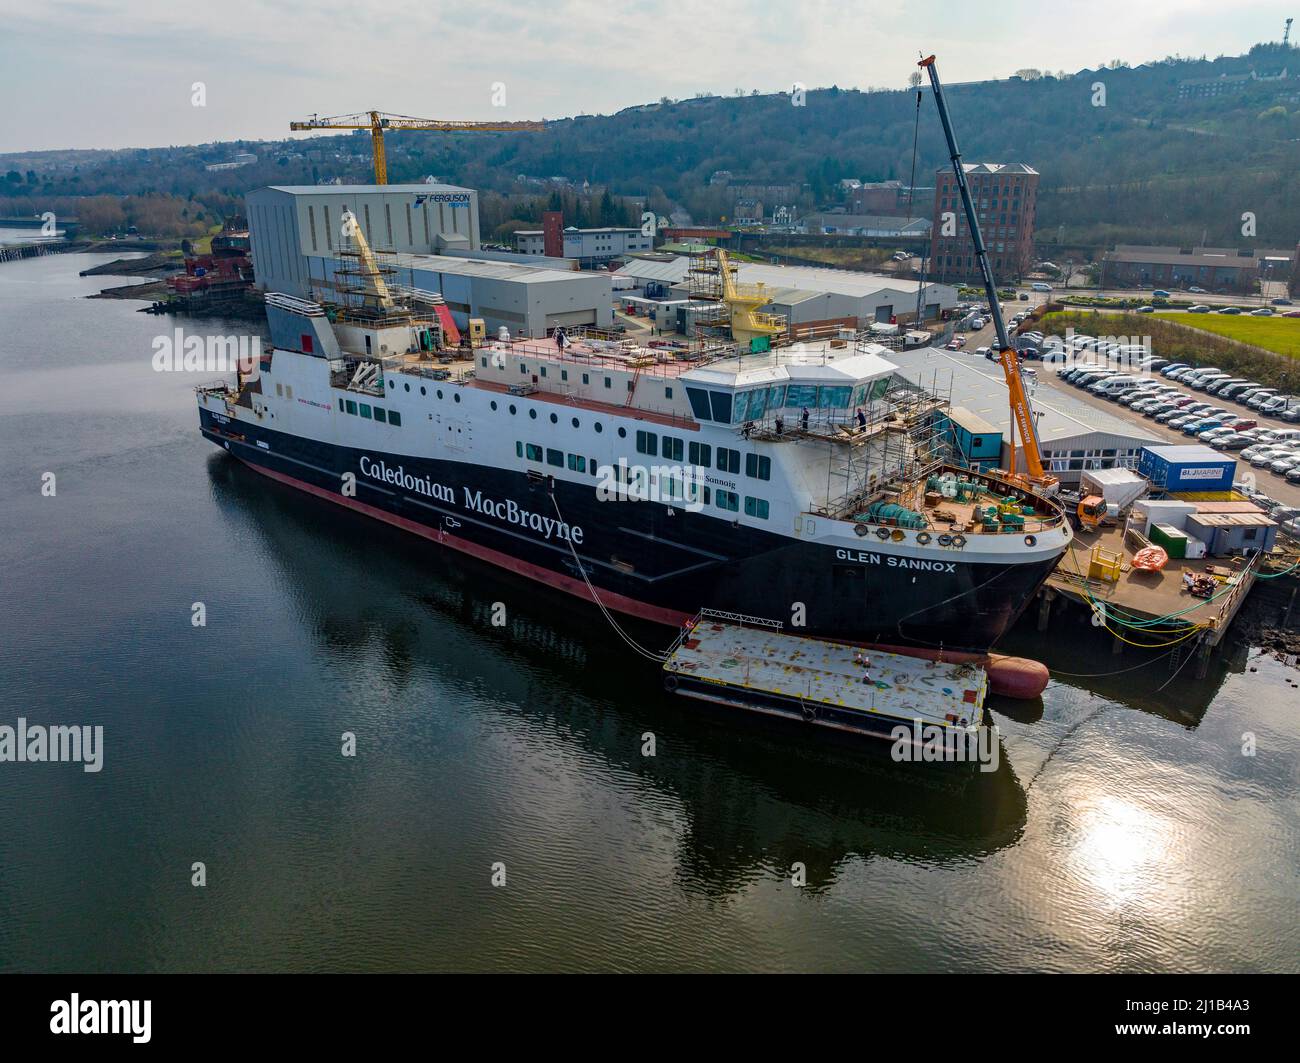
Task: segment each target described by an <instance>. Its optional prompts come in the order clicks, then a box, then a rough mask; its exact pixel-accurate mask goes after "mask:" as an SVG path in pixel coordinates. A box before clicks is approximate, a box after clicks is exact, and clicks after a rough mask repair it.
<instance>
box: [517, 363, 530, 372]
mask: <svg viewBox="0 0 1300 1063" xmlns="http://www.w3.org/2000/svg"><path fill="white" fill-rule="evenodd" d="M519 372H521V373H527V372H528V366H527V365H526V364H525V363H524V362H520V363H519Z"/></svg>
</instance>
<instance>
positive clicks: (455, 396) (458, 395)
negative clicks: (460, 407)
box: [452, 392, 460, 402]
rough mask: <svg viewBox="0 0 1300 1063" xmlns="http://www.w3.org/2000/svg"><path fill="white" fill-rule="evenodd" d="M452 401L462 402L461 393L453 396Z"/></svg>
mask: <svg viewBox="0 0 1300 1063" xmlns="http://www.w3.org/2000/svg"><path fill="white" fill-rule="evenodd" d="M452 400H453V401H454V402H460V393H459V392H457V393H456V394H455V395H453V396H452Z"/></svg>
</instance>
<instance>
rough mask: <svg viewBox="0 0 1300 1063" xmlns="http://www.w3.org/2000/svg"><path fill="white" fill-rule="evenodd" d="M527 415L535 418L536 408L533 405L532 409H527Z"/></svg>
mask: <svg viewBox="0 0 1300 1063" xmlns="http://www.w3.org/2000/svg"><path fill="white" fill-rule="evenodd" d="M528 416H529V417H531V418H532V419H533V420H534V421H535V420H537V408H536V407H534V408H533V409H531V410H529V411H528Z"/></svg>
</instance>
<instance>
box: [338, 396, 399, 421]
mask: <svg viewBox="0 0 1300 1063" xmlns="http://www.w3.org/2000/svg"><path fill="white" fill-rule="evenodd" d="M339 413H350V414H353V415H355V416H358V417H364V418H365V419H366V420H367V421H378V422H379V423H380V424H391V425H394V426H395V427H397V428H401V427H402V415H401V414H400V413H398V412H397V411H396V410H385V409H384V408H383V407H382V406H371V405H370V403H368V402H355V401H353V400H352V399H339Z"/></svg>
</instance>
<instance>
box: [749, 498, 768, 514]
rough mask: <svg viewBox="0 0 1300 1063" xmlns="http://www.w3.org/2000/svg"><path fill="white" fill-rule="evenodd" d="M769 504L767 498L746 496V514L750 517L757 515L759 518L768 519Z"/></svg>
mask: <svg viewBox="0 0 1300 1063" xmlns="http://www.w3.org/2000/svg"><path fill="white" fill-rule="evenodd" d="M767 514H768V505H767V499H766V498H750V496H749V495H746V496H745V515H746V516H748V517H757V518H758V519H759V520H767Z"/></svg>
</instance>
